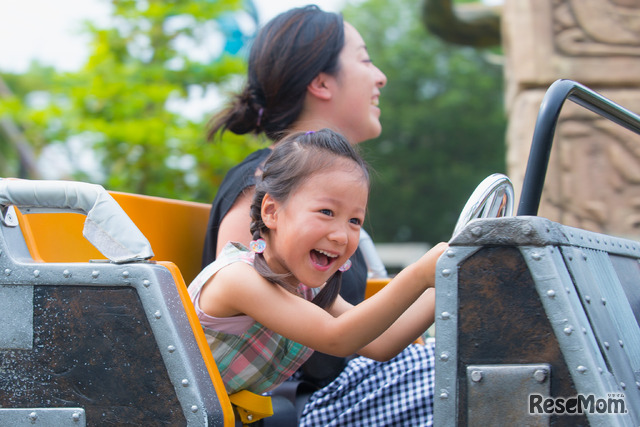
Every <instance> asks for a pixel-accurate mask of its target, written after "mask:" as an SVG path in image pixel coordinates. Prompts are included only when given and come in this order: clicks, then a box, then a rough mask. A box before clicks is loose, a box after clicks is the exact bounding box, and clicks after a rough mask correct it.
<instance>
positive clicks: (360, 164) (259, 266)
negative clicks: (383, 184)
mask: <svg viewBox="0 0 640 427" xmlns="http://www.w3.org/2000/svg"><path fill="white" fill-rule="evenodd" d="M341 159H347V160H351V161H352V163H353V168H354V169H355V170H360V171H361V172H362V179H363V180H365V181H366V183H367V186H369V168H368V166H367V164H366V162H365V161H364V160H363V159H362V157H361V156H360V155H359V154H358V152H357V151H356V149H355V148H354V147H353V146H352V145H351V144H349V142H348V141H347V140H346V139H345V138H344V137H343V136H342V135H340V134H339V133H337V132H334V131H332V130H330V129H322V130H320V131H317V132H306V133H304V132H298V133H294V134H291V135H288V136H287V137H285V138H284V139H282V140H281V141H280V142H278V143H277V144H276V146H275V148H274V149H273V152H272V153H271V154H270V155H269V157H268V158H267V160H266V161H265V164H264V166H263V169H262V175H261V176H260V177H258V181H257V183H256V187H255V194H254V196H253V201H252V203H251V233H252V235H253V239H254V240H255V239H258V238H260V237H261V236H262V235H265V234H268V233H269V229H268V228H267V227H266V226H265V224H264V222H263V220H262V215H261V210H262V200H263V199H264V196H265V195H266V194H267V193H268V194H269V195H270V196H271V197H272V198H273V199H274V200H276V201H278V202H280V203H285V202H286V201H287V200H288V199H289V197H290V196H291V194H292V193H293V192H295V191H296V189H297V188H298V187H299V186H300V185H301V184H302V183H303V182H304V181H305V180H307V179H308V178H310V177H311V176H312V175H314V174H315V173H317V172H320V171H323V170H326V169H327V168H331V167H332V166H333V165H334V164H335V162H336V161H339V160H341ZM254 266H255V268H256V270H257V271H258V273H260V274H261V275H262V276H263V277H265V278H266V279H267V280H270V281H271V282H274V283H277V284H279V285H281V286H283V287H284V288H285V289H287V290H289V291H293V289H292V287H291V286H290V285H288V284H286V282H285V281H284V279H285V277H286V276H287V275H281V274H276V273H274V272H273V271H272V270H271V269H270V268H269V266H268V265H267V263H266V261H265V259H264V257H263V256H262V254H256V257H255V262H254ZM341 283H342V272H340V271H337V272H336V273H335V274H334V275H333V277H332V278H331V279H330V280H329V281H328V282H327V284H326V285H325V286H324V288H323V289H322V290H321V291H320V293H318V295H316V297H315V298H314V299H313V302H314V303H315V304H317V305H319V306H320V307H323V308H325V307H328V306H329V305H331V304H332V303H333V301H335V299H336V297H337V296H338V292H339V291H340V285H341Z"/></svg>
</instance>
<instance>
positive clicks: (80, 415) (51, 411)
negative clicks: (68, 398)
mask: <svg viewBox="0 0 640 427" xmlns="http://www.w3.org/2000/svg"><path fill="white" fill-rule="evenodd" d="M86 421H87V420H86V417H85V413H84V409H82V408H22V409H7V408H0V425H2V426H11V427H33V426H36V427H37V426H43V427H49V426H56V427H65V426H70V427H71V426H72V427H85V426H86Z"/></svg>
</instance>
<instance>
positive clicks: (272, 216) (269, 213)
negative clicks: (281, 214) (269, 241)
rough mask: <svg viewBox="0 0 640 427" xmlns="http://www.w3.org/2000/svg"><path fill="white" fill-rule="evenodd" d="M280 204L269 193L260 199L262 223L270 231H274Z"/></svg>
mask: <svg viewBox="0 0 640 427" xmlns="http://www.w3.org/2000/svg"><path fill="white" fill-rule="evenodd" d="M279 207H280V204H279V203H278V202H277V201H276V200H275V199H274V198H273V197H271V195H270V194H269V193H267V194H265V195H264V198H263V199H262V206H261V209H260V214H261V215H262V222H263V223H264V225H265V226H266V227H267V228H268V229H270V230H275V229H276V223H277V219H278V208H279Z"/></svg>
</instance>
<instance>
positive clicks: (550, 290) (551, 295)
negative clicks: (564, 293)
mask: <svg viewBox="0 0 640 427" xmlns="http://www.w3.org/2000/svg"><path fill="white" fill-rule="evenodd" d="M547 296H548V297H549V298H554V297H555V296H556V291H554V290H553V289H549V290H548V291H547Z"/></svg>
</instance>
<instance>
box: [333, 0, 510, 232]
mask: <svg viewBox="0 0 640 427" xmlns="http://www.w3.org/2000/svg"><path fill="white" fill-rule="evenodd" d="M420 3H421V2H416V1H413V0H367V1H365V2H363V3H359V4H358V5H352V6H348V7H347V8H345V10H344V16H345V20H347V21H348V22H351V23H352V24H353V25H354V26H355V27H356V28H358V30H359V31H360V32H361V34H362V36H363V38H364V40H365V41H366V43H367V48H368V50H369V54H370V55H371V58H372V60H373V62H374V64H376V65H377V66H378V67H379V68H380V69H381V70H382V71H383V72H384V73H385V74H386V75H387V78H388V83H387V86H386V87H385V88H384V89H383V90H382V96H381V98H380V106H381V110H382V115H381V122H382V127H383V131H382V135H381V136H380V137H379V138H378V139H376V140H374V141H369V142H366V143H364V144H363V146H362V148H363V150H364V152H365V156H366V157H367V159H368V160H369V162H370V163H371V164H372V166H373V168H374V169H375V173H374V174H373V183H372V194H371V198H370V202H369V220H368V222H369V224H368V225H367V227H368V228H369V229H370V231H371V233H372V236H373V238H374V241H377V242H385V241H387V242H388V241H395V242H403V241H427V242H437V241H441V240H448V239H449V238H450V237H451V233H452V232H453V228H454V226H455V223H456V221H457V219H458V216H459V214H460V211H461V210H462V207H463V206H464V204H465V202H466V200H467V198H468V197H469V196H470V195H471V193H472V192H473V189H474V188H475V186H476V185H477V184H479V183H480V181H482V179H484V178H485V177H486V176H488V175H490V174H491V173H494V172H504V169H505V142H504V138H505V137H504V134H505V128H506V119H505V114H504V106H503V89H502V69H501V67H500V66H499V65H495V64H493V63H491V62H489V61H487V57H488V55H489V54H490V52H487V51H483V50H476V49H473V48H468V47H458V46H454V45H450V44H446V43H444V42H442V41H441V40H440V39H438V38H436V37H435V36H432V35H430V34H429V33H427V31H426V30H425V28H424V26H423V24H422V22H421V18H420V16H421V15H420Z"/></svg>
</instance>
